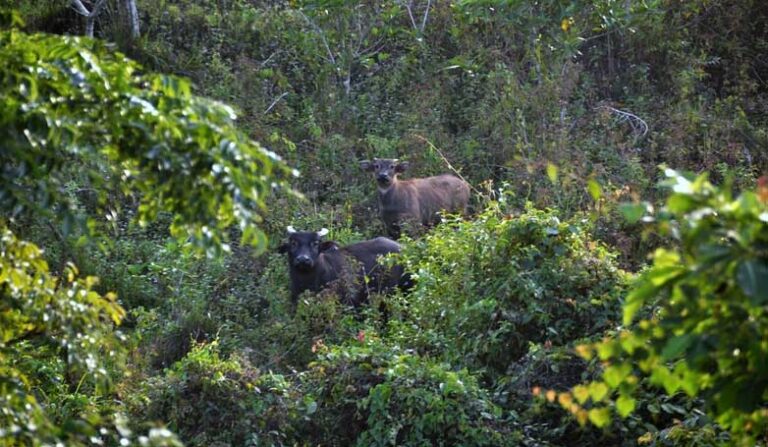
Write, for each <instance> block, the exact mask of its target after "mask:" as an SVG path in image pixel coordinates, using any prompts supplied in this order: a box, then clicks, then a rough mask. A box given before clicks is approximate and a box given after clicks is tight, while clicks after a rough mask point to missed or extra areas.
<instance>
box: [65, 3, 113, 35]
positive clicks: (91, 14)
mask: <svg viewBox="0 0 768 447" xmlns="http://www.w3.org/2000/svg"><path fill="white" fill-rule="evenodd" d="M106 2H107V0H98V1H97V2H96V4H95V5H93V9H92V10H91V11H88V8H86V7H85V5H83V2H81V1H80V0H71V1H70V5H71V6H72V9H74V10H75V11H76V12H77V13H78V14H80V15H81V16H83V17H85V35H86V36H87V37H93V28H94V25H95V24H96V17H98V15H99V13H100V12H101V8H102V7H103V6H104V4H105V3H106Z"/></svg>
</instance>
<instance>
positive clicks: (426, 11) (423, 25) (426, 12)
mask: <svg viewBox="0 0 768 447" xmlns="http://www.w3.org/2000/svg"><path fill="white" fill-rule="evenodd" d="M430 6H432V0H427V7H426V8H425V9H424V17H423V18H422V19H421V28H420V29H419V32H421V33H422V34H424V29H425V28H426V27H427V18H428V17H429V7H430Z"/></svg>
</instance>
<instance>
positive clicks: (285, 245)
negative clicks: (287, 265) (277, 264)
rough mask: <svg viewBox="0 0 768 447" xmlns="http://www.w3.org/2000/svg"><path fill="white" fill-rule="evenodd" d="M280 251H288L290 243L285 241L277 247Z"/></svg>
mask: <svg viewBox="0 0 768 447" xmlns="http://www.w3.org/2000/svg"><path fill="white" fill-rule="evenodd" d="M277 252H278V253H288V244H287V243H285V242H283V243H282V244H280V245H279V246H278V247H277Z"/></svg>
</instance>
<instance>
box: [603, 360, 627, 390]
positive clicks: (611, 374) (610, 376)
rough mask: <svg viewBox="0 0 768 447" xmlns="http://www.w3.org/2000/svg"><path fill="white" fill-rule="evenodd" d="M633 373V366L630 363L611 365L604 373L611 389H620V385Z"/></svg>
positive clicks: (604, 377)
mask: <svg viewBox="0 0 768 447" xmlns="http://www.w3.org/2000/svg"><path fill="white" fill-rule="evenodd" d="M630 373H632V365H630V364H628V363H619V364H616V365H611V366H609V367H607V368H606V369H605V371H604V372H603V379H605V383H606V384H607V385H608V386H609V387H611V388H614V389H615V388H618V387H619V385H621V383H622V382H623V381H624V379H626V378H627V376H629V375H630Z"/></svg>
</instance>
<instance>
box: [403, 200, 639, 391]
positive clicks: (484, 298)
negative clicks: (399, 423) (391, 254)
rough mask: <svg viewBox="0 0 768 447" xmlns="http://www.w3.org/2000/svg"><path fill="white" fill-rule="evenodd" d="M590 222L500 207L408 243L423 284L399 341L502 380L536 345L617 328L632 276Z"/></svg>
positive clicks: (406, 312)
mask: <svg viewBox="0 0 768 447" xmlns="http://www.w3.org/2000/svg"><path fill="white" fill-rule="evenodd" d="M588 227H589V222H588V221H587V220H586V219H570V220H566V221H563V222H561V221H560V220H559V219H558V218H557V216H556V214H555V213H554V212H553V211H541V210H536V209H533V208H528V209H527V210H526V211H525V212H524V213H522V214H520V215H511V214H506V213H505V212H503V211H502V207H501V205H500V204H498V203H492V204H491V205H490V206H489V207H488V209H487V210H486V211H484V212H483V213H481V214H480V215H478V216H477V217H476V218H475V219H474V220H472V221H451V222H449V223H448V224H445V225H442V226H440V227H438V228H437V229H436V230H435V231H433V232H431V233H430V234H429V235H427V236H426V237H424V238H422V239H420V240H417V241H410V242H408V243H407V247H406V249H405V251H404V253H403V255H402V262H404V264H405V265H406V266H407V269H408V270H409V271H410V272H412V274H413V276H414V279H415V280H416V286H415V288H414V289H413V290H412V291H411V292H410V294H409V295H408V297H407V298H404V299H403V300H402V301H401V302H400V303H399V304H398V305H395V306H394V310H393V313H395V314H400V315H401V317H400V320H399V321H397V320H396V321H395V322H394V323H393V325H392V327H391V328H390V331H391V333H392V337H393V338H394V339H395V340H398V341H399V342H400V343H402V344H403V345H406V346H411V347H414V348H416V349H417V350H418V351H419V352H422V353H424V354H429V355H431V356H438V357H439V358H443V359H446V360H447V361H450V362H456V363H459V364H462V365H465V366H467V367H470V368H472V369H473V370H475V369H481V370H485V371H486V372H487V373H488V374H489V375H490V377H498V376H499V375H503V374H505V373H506V372H507V368H508V367H509V366H510V365H511V364H512V363H513V362H515V361H516V360H518V359H519V358H520V357H521V356H523V355H525V353H526V352H527V351H528V349H529V345H530V344H531V343H548V344H551V345H555V346H559V345H564V344H567V343H569V342H571V341H573V340H576V339H580V338H583V337H588V336H590V335H594V334H596V333H599V332H601V331H604V330H606V329H608V328H611V327H613V326H614V325H616V324H617V322H618V320H619V318H620V314H619V305H620V304H619V298H620V297H621V294H622V293H623V290H624V285H625V282H626V279H627V277H628V276H627V274H626V273H624V272H623V271H621V270H620V269H619V268H618V267H617V265H616V261H615V257H616V255H615V254H614V253H613V252H612V251H611V250H610V249H609V248H608V247H606V246H605V245H604V244H602V243H600V242H598V241H595V240H593V239H592V238H591V237H590V235H589V232H588Z"/></svg>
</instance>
